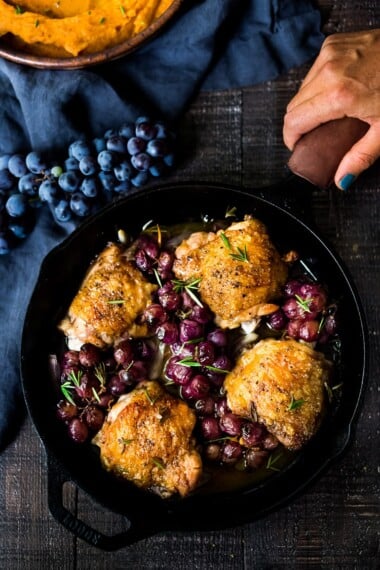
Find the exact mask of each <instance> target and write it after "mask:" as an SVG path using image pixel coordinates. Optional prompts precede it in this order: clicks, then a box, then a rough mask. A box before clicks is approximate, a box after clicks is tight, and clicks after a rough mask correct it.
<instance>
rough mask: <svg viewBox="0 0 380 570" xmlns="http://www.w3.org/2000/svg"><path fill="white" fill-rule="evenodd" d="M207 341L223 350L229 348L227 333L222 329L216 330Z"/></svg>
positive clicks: (208, 336)
mask: <svg viewBox="0 0 380 570" xmlns="http://www.w3.org/2000/svg"><path fill="white" fill-rule="evenodd" d="M207 340H209V341H210V342H212V343H213V344H215V346H218V347H221V348H223V347H225V346H227V333H226V331H224V330H222V329H215V330H213V331H211V332H210V333H209V334H208V335H207Z"/></svg>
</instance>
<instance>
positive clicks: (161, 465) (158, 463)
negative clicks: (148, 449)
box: [152, 457, 165, 469]
mask: <svg viewBox="0 0 380 570" xmlns="http://www.w3.org/2000/svg"><path fill="white" fill-rule="evenodd" d="M152 461H153V463H154V464H155V466H156V467H158V468H159V469H165V465H164V463H163V461H162V459H161V458H159V457H152Z"/></svg>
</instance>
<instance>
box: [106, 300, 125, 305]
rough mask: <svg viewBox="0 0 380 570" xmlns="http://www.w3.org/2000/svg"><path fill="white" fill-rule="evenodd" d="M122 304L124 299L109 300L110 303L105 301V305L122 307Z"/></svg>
mask: <svg viewBox="0 0 380 570" xmlns="http://www.w3.org/2000/svg"><path fill="white" fill-rule="evenodd" d="M124 303H125V300H124V299H111V300H110V301H107V305H123V304H124Z"/></svg>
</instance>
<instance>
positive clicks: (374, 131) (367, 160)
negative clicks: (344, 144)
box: [334, 122, 380, 190]
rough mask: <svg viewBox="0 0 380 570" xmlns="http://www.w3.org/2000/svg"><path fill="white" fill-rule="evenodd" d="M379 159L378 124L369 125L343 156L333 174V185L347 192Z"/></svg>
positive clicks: (379, 127)
mask: <svg viewBox="0 0 380 570" xmlns="http://www.w3.org/2000/svg"><path fill="white" fill-rule="evenodd" d="M379 157H380V122H379V123H376V124H373V125H371V127H370V128H369V129H368V131H367V132H366V134H365V135H364V136H363V137H362V138H361V139H360V140H359V141H358V142H357V143H356V144H354V145H353V147H352V148H351V149H350V150H349V151H348V152H347V153H346V154H345V155H344V157H343V158H342V160H341V162H340V164H339V166H338V169H337V171H336V173H335V177H334V180H335V184H336V185H337V186H338V188H340V189H341V190H348V188H349V186H350V185H351V184H352V182H353V181H354V180H355V179H356V178H357V177H358V176H359V174H361V173H362V172H364V170H366V169H367V168H369V167H370V166H371V165H372V164H373V163H374V162H375V161H376V160H377V159H378V158H379Z"/></svg>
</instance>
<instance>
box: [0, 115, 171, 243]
mask: <svg viewBox="0 0 380 570" xmlns="http://www.w3.org/2000/svg"><path fill="white" fill-rule="evenodd" d="M174 140H175V135H174V133H173V131H172V130H171V129H170V128H169V127H168V125H166V124H165V123H164V122H162V121H156V122H155V121H153V120H152V119H150V118H149V117H143V116H141V117H138V118H137V119H136V120H135V122H132V123H125V124H123V125H122V126H121V127H120V128H119V129H118V130H113V129H111V130H108V131H106V132H105V133H104V135H103V136H102V137H97V138H95V139H93V140H82V139H80V140H79V139H78V140H75V141H73V142H72V143H71V144H70V146H69V148H68V156H67V158H66V159H64V160H63V161H61V162H54V161H52V160H48V159H47V158H45V157H44V156H43V155H42V154H41V153H39V152H36V151H31V152H29V153H27V154H26V155H24V154H21V153H16V154H11V155H10V154H3V155H0V254H6V253H9V251H10V250H11V249H13V248H14V247H15V246H16V245H17V244H19V243H20V242H21V241H22V240H24V239H25V238H26V237H27V236H28V235H29V234H30V233H31V232H32V231H33V228H34V225H35V218H36V216H35V209H36V208H37V207H39V206H41V205H43V204H46V205H47V206H48V207H49V209H50V211H51V213H52V215H53V218H54V220H55V221H56V222H58V223H66V222H73V223H74V224H75V225H77V224H78V223H80V221H81V220H82V219H83V218H85V217H87V216H89V215H91V214H93V213H95V212H96V211H97V210H99V209H100V208H101V207H102V206H104V205H105V204H107V203H108V202H110V201H111V200H113V199H115V198H117V197H120V196H123V195H125V194H127V193H128V192H129V190H130V189H132V188H141V187H143V186H144V185H146V184H147V183H148V182H149V181H150V180H152V179H154V178H158V177H161V176H164V175H166V174H167V173H168V172H169V171H170V169H171V168H172V167H173V166H174V162H175V156H174Z"/></svg>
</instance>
